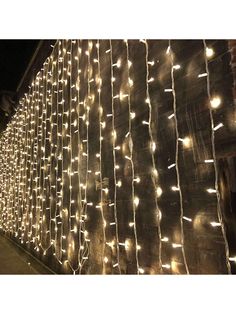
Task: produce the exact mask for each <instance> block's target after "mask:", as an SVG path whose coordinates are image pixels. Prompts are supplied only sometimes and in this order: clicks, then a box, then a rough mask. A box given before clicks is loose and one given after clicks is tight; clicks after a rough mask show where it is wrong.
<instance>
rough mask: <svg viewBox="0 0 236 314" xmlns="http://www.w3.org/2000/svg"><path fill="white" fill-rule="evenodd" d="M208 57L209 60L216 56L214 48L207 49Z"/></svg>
mask: <svg viewBox="0 0 236 314" xmlns="http://www.w3.org/2000/svg"><path fill="white" fill-rule="evenodd" d="M206 56H207V58H211V57H213V56H214V50H213V49H212V48H208V47H206Z"/></svg>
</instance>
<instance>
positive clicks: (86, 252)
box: [80, 41, 92, 274]
mask: <svg viewBox="0 0 236 314" xmlns="http://www.w3.org/2000/svg"><path fill="white" fill-rule="evenodd" d="M91 46H92V42H91V41H88V47H87V50H86V52H85V54H86V56H87V93H88V94H87V101H86V100H85V101H84V109H85V125H86V140H85V145H86V153H85V154H83V155H84V156H85V158H86V174H85V190H84V204H83V218H85V217H86V216H87V208H88V203H89V202H88V181H89V173H90V170H89V157H90V156H89V122H90V114H89V113H90V98H91V95H90V50H91ZM81 218H82V217H81ZM85 220H86V219H83V223H82V229H83V230H82V233H83V238H84V241H83V247H84V249H83V252H82V261H81V268H80V274H81V272H82V269H83V266H84V264H85V263H86V261H87V260H88V256H89V243H88V242H90V239H88V238H87V235H88V232H87V230H86V229H85V225H86V223H85Z"/></svg>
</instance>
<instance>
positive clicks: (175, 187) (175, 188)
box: [171, 186, 179, 191]
mask: <svg viewBox="0 0 236 314" xmlns="http://www.w3.org/2000/svg"><path fill="white" fill-rule="evenodd" d="M171 190H172V191H179V188H178V187H177V186H172V187H171Z"/></svg>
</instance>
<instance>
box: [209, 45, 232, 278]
mask: <svg viewBox="0 0 236 314" xmlns="http://www.w3.org/2000/svg"><path fill="white" fill-rule="evenodd" d="M203 46H204V49H205V67H206V73H207V96H208V99H209V101H210V100H211V99H212V97H211V89H210V76H209V74H210V73H209V67H208V58H210V57H212V56H213V55H214V51H213V49H211V48H208V47H207V45H206V41H205V40H203ZM216 103H217V104H218V103H219V100H218V101H216ZM209 113H210V122H211V148H212V157H213V158H212V159H213V160H214V163H213V164H214V171H215V189H208V190H207V191H208V192H209V193H216V198H217V216H218V220H219V223H220V224H221V231H222V235H223V238H224V244H225V255H226V266H227V271H228V273H229V274H230V273H231V266H230V262H229V245H228V241H227V237H226V231H225V227H224V224H223V219H222V211H221V205H220V203H221V199H220V192H219V187H218V177H219V175H218V169H217V161H216V151H215V127H214V118H213V113H212V108H211V107H210V108H209ZM221 124H222V123H220V124H219V125H221ZM219 125H218V126H219ZM222 126H223V124H222Z"/></svg>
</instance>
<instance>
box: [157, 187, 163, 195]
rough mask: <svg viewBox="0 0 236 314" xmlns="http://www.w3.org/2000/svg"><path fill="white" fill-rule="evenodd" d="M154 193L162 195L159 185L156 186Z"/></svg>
mask: <svg viewBox="0 0 236 314" xmlns="http://www.w3.org/2000/svg"><path fill="white" fill-rule="evenodd" d="M156 195H157V197H160V196H161V195H162V188H161V187H160V186H158V187H157V188H156Z"/></svg>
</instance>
